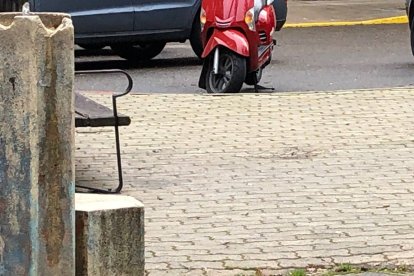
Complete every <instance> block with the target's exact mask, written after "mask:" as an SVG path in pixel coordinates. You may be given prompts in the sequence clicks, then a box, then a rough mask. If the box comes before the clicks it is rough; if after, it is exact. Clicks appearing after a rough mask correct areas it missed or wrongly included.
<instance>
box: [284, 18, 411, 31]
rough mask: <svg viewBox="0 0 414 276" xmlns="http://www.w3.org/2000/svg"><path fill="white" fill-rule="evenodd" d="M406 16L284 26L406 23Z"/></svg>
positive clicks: (286, 26)
mask: <svg viewBox="0 0 414 276" xmlns="http://www.w3.org/2000/svg"><path fill="white" fill-rule="evenodd" d="M406 23H408V18H407V16H405V15H403V16H394V17H385V18H377V19H371V20H363V21H336V22H309V23H291V24H286V25H285V28H309V27H333V26H354V25H385V24H406Z"/></svg>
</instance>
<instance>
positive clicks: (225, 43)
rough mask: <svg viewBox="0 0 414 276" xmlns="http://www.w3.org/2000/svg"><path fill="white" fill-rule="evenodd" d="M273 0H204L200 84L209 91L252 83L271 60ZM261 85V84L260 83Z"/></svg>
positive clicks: (273, 42)
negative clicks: (202, 61) (202, 62)
mask: <svg viewBox="0 0 414 276" xmlns="http://www.w3.org/2000/svg"><path fill="white" fill-rule="evenodd" d="M272 3H273V0H203V2H202V5H201V12H200V22H201V40H202V43H203V46H204V51H203V54H202V58H203V59H204V65H203V70H202V72H201V76H200V80H199V87H200V88H203V89H206V90H207V92H209V93H227V92H239V91H240V89H241V88H242V86H243V83H244V82H245V83H246V84H248V85H254V86H255V90H256V91H258V89H259V86H258V82H259V81H260V79H261V77H262V70H263V68H264V67H266V66H267V65H268V64H269V63H270V60H271V57H272V50H273V46H274V45H275V43H276V42H275V40H273V38H272V35H273V32H274V31H275V26H276V25H275V24H276V15H275V11H274V8H273V5H272ZM260 88H263V87H260Z"/></svg>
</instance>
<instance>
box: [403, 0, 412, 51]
mask: <svg viewBox="0 0 414 276" xmlns="http://www.w3.org/2000/svg"><path fill="white" fill-rule="evenodd" d="M405 9H406V11H407V16H408V26H409V27H410V31H411V52H412V53H413V55H414V23H413V22H414V3H413V0H406V1H405Z"/></svg>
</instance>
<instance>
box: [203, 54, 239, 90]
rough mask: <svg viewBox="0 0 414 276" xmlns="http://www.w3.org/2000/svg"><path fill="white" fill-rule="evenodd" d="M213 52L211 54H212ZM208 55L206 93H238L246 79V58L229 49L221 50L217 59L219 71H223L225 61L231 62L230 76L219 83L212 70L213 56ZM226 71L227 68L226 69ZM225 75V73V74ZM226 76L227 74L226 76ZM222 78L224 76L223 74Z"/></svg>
mask: <svg viewBox="0 0 414 276" xmlns="http://www.w3.org/2000/svg"><path fill="white" fill-rule="evenodd" d="M213 55H214V54H212V56H213ZM212 56H211V57H210V66H209V70H208V72H207V76H206V90H207V92H208V93H238V92H240V89H241V88H242V86H243V83H244V80H245V79H246V71H247V65H246V59H245V58H244V57H242V56H240V55H238V54H236V53H234V52H232V51H230V50H227V49H225V50H222V51H221V54H220V59H219V71H223V68H224V67H223V66H225V64H226V62H227V64H228V62H230V63H231V68H230V70H229V72H230V77H229V78H228V80H227V82H226V83H225V85H224V83H223V84H222V85H220V82H217V77H218V75H215V74H214V72H213V57H212ZM226 72H227V70H226ZM226 76H227V75H226ZM227 77H228V76H227ZM223 78H224V76H223Z"/></svg>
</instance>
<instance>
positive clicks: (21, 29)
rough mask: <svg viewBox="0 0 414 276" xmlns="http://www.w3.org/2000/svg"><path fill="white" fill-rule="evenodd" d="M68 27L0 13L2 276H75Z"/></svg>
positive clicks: (51, 18)
mask: <svg viewBox="0 0 414 276" xmlns="http://www.w3.org/2000/svg"><path fill="white" fill-rule="evenodd" d="M73 48H74V47H73V26H72V22H71V20H70V18H69V17H68V16H67V15H63V14H42V15H35V14H31V15H28V16H21V14H0V185H1V188H0V275H13V276H14V275H45V276H48V275H53V276H55V275H73V274H74V271H75V256H74V162H73V156H74V120H73V96H72V92H73V79H74V54H73V53H74V52H73Z"/></svg>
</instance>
